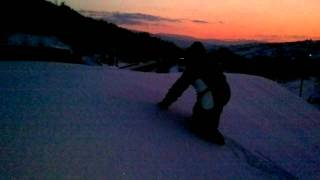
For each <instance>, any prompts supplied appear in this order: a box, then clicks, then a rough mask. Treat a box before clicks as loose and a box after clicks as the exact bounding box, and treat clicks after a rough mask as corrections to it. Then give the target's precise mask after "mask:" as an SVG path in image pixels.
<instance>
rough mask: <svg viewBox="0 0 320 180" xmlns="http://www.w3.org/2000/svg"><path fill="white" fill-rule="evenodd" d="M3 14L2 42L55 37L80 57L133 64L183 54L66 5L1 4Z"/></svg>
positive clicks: (15, 0)
mask: <svg viewBox="0 0 320 180" xmlns="http://www.w3.org/2000/svg"><path fill="white" fill-rule="evenodd" d="M0 13H1V15H0V18H1V30H0V31H1V33H0V39H2V41H3V40H4V38H5V37H7V36H8V35H9V34H12V33H30V34H36V35H44V36H46V35H49V36H56V37H58V38H59V39H60V40H61V41H63V42H64V43H66V44H68V45H69V46H71V48H72V50H73V51H74V53H75V54H77V55H79V56H83V55H90V54H95V53H100V54H108V55H111V56H117V57H123V59H126V60H127V61H132V62H137V61H140V62H142V61H147V60H161V61H170V59H176V58H177V57H178V56H179V55H180V53H181V49H180V48H178V47H177V46H176V45H175V44H173V43H171V42H167V41H163V40H161V39H159V38H156V37H151V36H150V34H148V33H142V32H132V31H129V30H126V29H124V28H120V27H117V26H116V25H114V24H111V23H108V22H105V21H102V20H95V19H92V18H89V17H84V16H82V15H80V14H79V13H78V12H76V11H74V10H73V9H71V8H70V7H68V6H66V5H64V4H63V3H62V4H61V5H59V6H58V5H55V4H53V3H50V2H47V1H45V0H28V1H21V0H10V1H2V2H1V3H0ZM0 41H1V40H0ZM0 43H1V42H0Z"/></svg>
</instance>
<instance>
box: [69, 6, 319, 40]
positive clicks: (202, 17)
mask: <svg viewBox="0 0 320 180" xmlns="http://www.w3.org/2000/svg"><path fill="white" fill-rule="evenodd" d="M64 2H65V3H66V4H67V5H69V6H71V7H72V8H74V9H76V10H79V11H80V10H86V11H90V12H87V14H90V16H94V17H96V18H102V19H105V20H107V21H109V22H113V23H115V24H118V25H119V26H122V27H125V28H129V29H134V30H140V31H147V32H150V33H167V34H179V35H188V36H193V37H197V38H203V39H224V40H244V39H245V40H260V41H261V40H262V41H296V40H305V39H314V40H316V39H320V23H319V20H320V0H65V1H64ZM96 12H97V13H96Z"/></svg>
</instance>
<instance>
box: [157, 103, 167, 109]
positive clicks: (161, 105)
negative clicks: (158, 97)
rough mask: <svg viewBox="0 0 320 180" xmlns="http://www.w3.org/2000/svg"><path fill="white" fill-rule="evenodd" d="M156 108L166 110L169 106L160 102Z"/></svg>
mask: <svg viewBox="0 0 320 180" xmlns="http://www.w3.org/2000/svg"><path fill="white" fill-rule="evenodd" d="M158 107H159V108H160V109H162V110H167V109H168V108H169V105H168V104H167V103H165V102H164V101H161V102H159V103H158Z"/></svg>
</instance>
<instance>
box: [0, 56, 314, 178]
mask: <svg viewBox="0 0 320 180" xmlns="http://www.w3.org/2000/svg"><path fill="white" fill-rule="evenodd" d="M179 75H180V74H155V73H138V72H132V71H126V70H116V69H109V68H106V67H89V66H83V65H70V64H59V63H47V62H0V82H1V84H0V92H1V93H0V102H1V104H0V128H1V129H0V160H1V161H0V175H1V179H270V178H271V179H295V178H299V179H319V178H320V147H319V144H320V133H319V129H320V113H319V111H318V110H317V109H315V108H314V107H312V106H310V105H308V104H307V103H306V102H305V101H303V100H302V99H300V98H298V97H297V96H296V95H294V94H292V93H290V92H289V91H288V90H286V89H285V88H283V87H281V86H279V85H277V84H276V83H275V82H272V81H269V80H266V79H264V78H260V77H254V76H246V75H239V74H228V75H227V77H228V80H229V82H230V85H231V88H232V99H231V101H230V103H229V104H228V105H227V107H226V108H225V111H224V113H223V116H222V120H221V121H222V122H221V131H222V132H223V134H224V135H225V136H226V145H225V146H222V147H221V146H217V145H214V144H210V143H208V142H206V141H203V140H202V139H199V138H198V137H197V136H195V135H194V134H192V133H190V132H189V131H188V129H187V128H186V120H187V119H188V118H189V117H190V116H191V109H192V106H193V103H194V101H195V95H194V92H193V90H192V88H190V89H188V91H187V92H186V93H185V94H184V95H183V97H181V98H180V99H179V101H177V102H176V103H175V104H174V105H173V106H172V107H171V108H170V109H169V110H168V111H161V110H159V109H158V107H157V106H156V105H155V104H156V103H157V102H158V101H160V100H161V99H162V98H163V96H164V95H165V93H166V92H167V90H168V88H169V87H170V86H171V85H172V83H173V82H174V81H175V80H176V78H177V77H178V76H179Z"/></svg>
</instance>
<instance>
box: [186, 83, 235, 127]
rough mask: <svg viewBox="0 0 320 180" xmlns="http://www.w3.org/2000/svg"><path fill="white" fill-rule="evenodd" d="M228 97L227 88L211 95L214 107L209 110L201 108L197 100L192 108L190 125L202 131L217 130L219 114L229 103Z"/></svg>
mask: <svg viewBox="0 0 320 180" xmlns="http://www.w3.org/2000/svg"><path fill="white" fill-rule="evenodd" d="M230 96H231V93H230V88H229V87H228V86H227V87H226V88H223V89H222V90H221V91H219V92H216V93H213V101H214V106H213V108H212V109H209V110H206V109H204V108H202V106H201V103H200V101H199V98H198V100H197V102H196V104H195V105H194V107H193V115H192V122H193V123H192V124H194V126H197V127H196V128H200V129H202V130H208V131H210V130H214V129H218V127H219V123H220V116H221V113H222V111H223V108H224V106H225V105H226V104H227V103H228V102H229V100H230Z"/></svg>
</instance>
